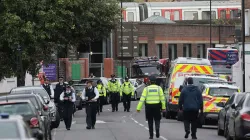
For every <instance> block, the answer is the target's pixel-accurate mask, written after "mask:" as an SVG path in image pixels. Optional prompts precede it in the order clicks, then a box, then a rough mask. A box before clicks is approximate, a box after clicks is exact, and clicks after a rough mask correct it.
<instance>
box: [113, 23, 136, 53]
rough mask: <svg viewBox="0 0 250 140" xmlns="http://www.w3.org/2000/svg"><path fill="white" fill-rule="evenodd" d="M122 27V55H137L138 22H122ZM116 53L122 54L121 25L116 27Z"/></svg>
mask: <svg viewBox="0 0 250 140" xmlns="http://www.w3.org/2000/svg"><path fill="white" fill-rule="evenodd" d="M122 27H123V29H122V31H123V32H122V33H123V35H122V38H123V46H122V49H123V57H137V56H138V51H139V42H138V27H139V26H138V23H132V22H124V23H123V26H122ZM116 36H117V40H118V41H117V55H118V57H121V56H122V52H121V41H122V39H121V26H119V27H118V28H117V32H116Z"/></svg>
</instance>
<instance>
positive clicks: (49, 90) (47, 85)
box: [42, 83, 54, 98]
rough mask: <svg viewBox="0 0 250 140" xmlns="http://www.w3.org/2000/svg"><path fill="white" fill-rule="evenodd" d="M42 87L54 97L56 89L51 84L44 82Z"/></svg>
mask: <svg viewBox="0 0 250 140" xmlns="http://www.w3.org/2000/svg"><path fill="white" fill-rule="evenodd" d="M42 87H43V88H44V89H45V90H46V91H47V93H48V94H49V97H50V98H54V89H53V87H52V85H51V84H45V83H44V84H42Z"/></svg>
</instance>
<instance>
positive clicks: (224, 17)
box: [220, 10, 227, 19]
mask: <svg viewBox="0 0 250 140" xmlns="http://www.w3.org/2000/svg"><path fill="white" fill-rule="evenodd" d="M226 13H227V11H226V10H221V11H220V18H221V19H226Z"/></svg>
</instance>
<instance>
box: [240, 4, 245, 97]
mask: <svg viewBox="0 0 250 140" xmlns="http://www.w3.org/2000/svg"><path fill="white" fill-rule="evenodd" d="M241 9H242V10H241V33H242V34H241V37H242V53H243V58H242V68H243V92H245V89H246V87H245V83H246V79H245V72H246V71H245V0H242V1H241Z"/></svg>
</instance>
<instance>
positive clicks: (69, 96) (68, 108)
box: [60, 85, 76, 130]
mask: <svg viewBox="0 0 250 140" xmlns="http://www.w3.org/2000/svg"><path fill="white" fill-rule="evenodd" d="M60 100H61V101H62V104H63V120H64V123H65V126H66V129H67V130H70V127H71V123H72V115H73V106H74V102H75V101H76V95H75V93H74V92H73V91H72V90H71V87H70V85H67V86H66V91H65V92H63V93H62V94H61V95H60Z"/></svg>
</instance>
